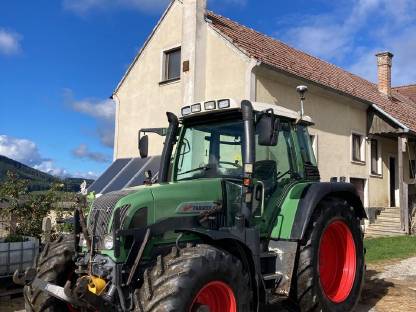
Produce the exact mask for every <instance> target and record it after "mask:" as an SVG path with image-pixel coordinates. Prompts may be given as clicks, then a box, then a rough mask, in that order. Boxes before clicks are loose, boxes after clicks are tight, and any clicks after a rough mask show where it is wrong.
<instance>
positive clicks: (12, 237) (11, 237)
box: [4, 234, 29, 243]
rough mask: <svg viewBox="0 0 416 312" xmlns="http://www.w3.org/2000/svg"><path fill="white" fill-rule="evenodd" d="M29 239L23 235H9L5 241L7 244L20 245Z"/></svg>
mask: <svg viewBox="0 0 416 312" xmlns="http://www.w3.org/2000/svg"><path fill="white" fill-rule="evenodd" d="M28 240H29V239H28V238H27V237H24V236H22V235H18V234H9V235H8V236H6V238H5V239H4V242H5V243H20V242H26V241H28Z"/></svg>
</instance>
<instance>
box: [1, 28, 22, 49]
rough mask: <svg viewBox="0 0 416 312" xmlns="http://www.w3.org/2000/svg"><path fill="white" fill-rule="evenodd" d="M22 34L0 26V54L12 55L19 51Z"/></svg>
mask: <svg viewBox="0 0 416 312" xmlns="http://www.w3.org/2000/svg"><path fill="white" fill-rule="evenodd" d="M21 39H22V36H21V35H19V34H18V33H15V32H12V31H7V30H5V29H3V28H0V54H4V55H13V54H17V53H19V52H20V51H21V46H20V41H21Z"/></svg>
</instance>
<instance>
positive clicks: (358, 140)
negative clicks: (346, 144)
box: [351, 133, 365, 162]
mask: <svg viewBox="0 0 416 312" xmlns="http://www.w3.org/2000/svg"><path fill="white" fill-rule="evenodd" d="M351 152H352V160H353V161H357V162H365V150H364V136H363V135H361V134H358V133H353V134H352V135H351Z"/></svg>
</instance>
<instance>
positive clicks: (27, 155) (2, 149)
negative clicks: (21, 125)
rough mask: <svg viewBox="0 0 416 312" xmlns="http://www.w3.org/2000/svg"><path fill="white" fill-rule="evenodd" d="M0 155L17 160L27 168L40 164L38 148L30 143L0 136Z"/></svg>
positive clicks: (40, 158)
mask: <svg viewBox="0 0 416 312" xmlns="http://www.w3.org/2000/svg"><path fill="white" fill-rule="evenodd" d="M0 155H3V156H6V157H8V158H11V159H14V160H17V161H19V162H21V163H24V164H26V165H28V166H34V165H36V164H40V163H41V162H42V157H41V156H40V153H39V150H38V147H37V146H36V144H35V143H34V142H32V141H29V140H26V139H18V138H13V137H10V136H7V135H0Z"/></svg>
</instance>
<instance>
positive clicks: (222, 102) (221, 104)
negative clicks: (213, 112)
mask: <svg viewBox="0 0 416 312" xmlns="http://www.w3.org/2000/svg"><path fill="white" fill-rule="evenodd" d="M228 107H230V100H229V99H224V100H219V101H218V108H228Z"/></svg>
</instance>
